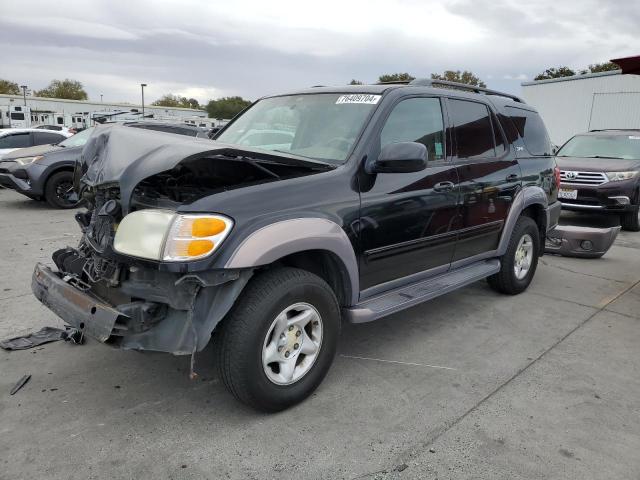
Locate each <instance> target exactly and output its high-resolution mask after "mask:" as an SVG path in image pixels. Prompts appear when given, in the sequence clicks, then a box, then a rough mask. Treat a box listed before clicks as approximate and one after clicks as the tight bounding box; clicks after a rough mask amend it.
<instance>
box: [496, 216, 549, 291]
mask: <svg viewBox="0 0 640 480" xmlns="http://www.w3.org/2000/svg"><path fill="white" fill-rule="evenodd" d="M526 235H528V236H529V238H530V239H531V242H532V244H533V248H532V252H531V255H532V258H531V265H530V266H529V270H528V271H527V272H526V275H525V276H524V277H523V278H518V277H517V276H516V273H515V269H514V267H515V263H516V252H517V250H518V246H519V244H520V241H521V240H522V239H523V238H524V237H525V236H526ZM539 254H540V231H539V230H538V225H537V224H536V222H535V221H533V219H532V218H530V217H520V218H518V221H517V222H516V225H515V227H514V229H513V233H512V234H511V239H510V240H509V245H508V247H507V251H506V253H505V254H504V256H503V257H502V258H501V259H500V262H501V267H500V271H499V272H498V273H496V274H494V275H491V276H490V277H488V278H487V282H489V285H490V286H491V288H493V289H494V290H496V291H498V292H500V293H506V294H508V295H516V294H518V293H521V292H524V291H525V290H526V289H527V287H528V286H529V284H530V283H531V280H532V279H533V276H534V275H535V273H536V268H537V267H538V257H539Z"/></svg>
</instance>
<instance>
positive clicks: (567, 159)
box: [557, 130, 640, 232]
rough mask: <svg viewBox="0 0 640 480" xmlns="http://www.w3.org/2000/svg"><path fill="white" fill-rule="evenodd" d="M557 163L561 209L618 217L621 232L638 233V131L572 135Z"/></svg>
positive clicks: (639, 156) (639, 202) (639, 162)
mask: <svg viewBox="0 0 640 480" xmlns="http://www.w3.org/2000/svg"><path fill="white" fill-rule="evenodd" d="M557 161H558V166H559V167H560V179H561V183H560V191H559V192H558V198H559V200H560V202H561V203H562V208H563V209H565V210H575V211H588V212H602V213H613V214H619V215H620V224H621V225H622V228H623V229H624V230H629V231H633V232H637V231H639V230H640V221H639V219H638V210H639V205H640V130H597V131H592V132H588V133H582V134H579V135H576V136H574V137H573V138H571V139H570V140H569V141H568V142H567V143H565V144H564V145H563V146H562V147H561V148H560V150H558V152H557Z"/></svg>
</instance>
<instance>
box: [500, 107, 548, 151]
mask: <svg viewBox="0 0 640 480" xmlns="http://www.w3.org/2000/svg"><path fill="white" fill-rule="evenodd" d="M507 111H508V112H509V117H510V118H511V121H512V122H513V124H514V125H515V127H516V128H517V129H518V133H519V134H520V136H521V137H522V139H523V140H524V144H525V146H526V147H527V150H528V151H529V153H530V154H531V155H551V154H552V153H551V149H552V147H551V141H550V140H549V135H548V134H547V129H546V127H545V126H544V122H543V121H542V118H540V115H538V114H537V113H536V112H532V111H530V110H523V109H521V108H515V107H507Z"/></svg>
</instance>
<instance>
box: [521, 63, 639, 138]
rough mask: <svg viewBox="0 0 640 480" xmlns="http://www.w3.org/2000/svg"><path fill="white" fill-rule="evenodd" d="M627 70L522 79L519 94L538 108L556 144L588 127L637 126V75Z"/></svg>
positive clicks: (590, 128) (586, 129)
mask: <svg viewBox="0 0 640 480" xmlns="http://www.w3.org/2000/svg"><path fill="white" fill-rule="evenodd" d="M636 58H638V57H636ZM616 63H618V62H617V61H616ZM626 71H627V70H614V71H610V72H603V73H591V74H586V75H575V76H573V77H562V78H554V79H551V80H538V81H534V82H525V83H523V84H522V97H523V98H524V100H525V101H526V102H527V103H528V104H530V105H533V106H534V107H535V108H537V109H538V111H539V112H540V115H541V116H542V119H543V120H544V122H545V124H546V125H547V129H548V130H549V135H550V136H551V141H552V142H553V143H554V144H556V145H562V144H563V143H564V142H566V141H567V140H569V138H571V137H572V136H573V135H575V134H576V133H581V132H586V131H589V130H599V129H607V128H638V129H640V75H635V74H623V72H626Z"/></svg>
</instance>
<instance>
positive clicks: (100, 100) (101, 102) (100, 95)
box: [100, 94, 102, 103]
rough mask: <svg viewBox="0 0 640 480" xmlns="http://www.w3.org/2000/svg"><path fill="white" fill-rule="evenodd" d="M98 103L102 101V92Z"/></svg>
mask: <svg viewBox="0 0 640 480" xmlns="http://www.w3.org/2000/svg"><path fill="white" fill-rule="evenodd" d="M100 103H102V94H100Z"/></svg>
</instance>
